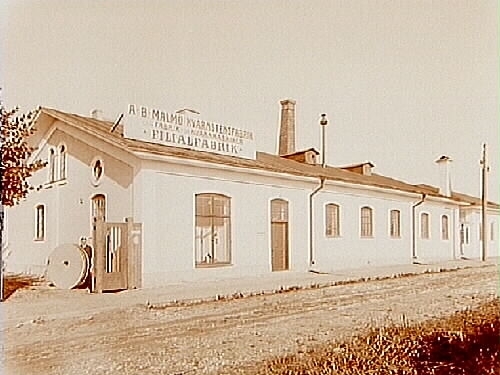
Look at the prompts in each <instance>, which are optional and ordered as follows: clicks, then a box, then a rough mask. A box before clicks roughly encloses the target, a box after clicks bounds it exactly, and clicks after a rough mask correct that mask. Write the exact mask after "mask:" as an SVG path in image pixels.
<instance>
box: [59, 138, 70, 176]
mask: <svg viewBox="0 0 500 375" xmlns="http://www.w3.org/2000/svg"><path fill="white" fill-rule="evenodd" d="M57 152H58V159H59V160H58V163H57V164H58V172H59V173H58V176H57V177H58V178H57V181H63V180H66V179H67V177H68V157H67V155H68V146H66V144H65V143H61V144H59V146H58V147H57Z"/></svg>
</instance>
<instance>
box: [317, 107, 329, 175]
mask: <svg viewBox="0 0 500 375" xmlns="http://www.w3.org/2000/svg"><path fill="white" fill-rule="evenodd" d="M319 124H320V125H321V166H322V167H323V168H324V167H326V126H327V125H328V119H327V118H326V113H323V114H321V119H320V120H319Z"/></svg>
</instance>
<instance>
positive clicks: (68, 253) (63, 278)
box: [47, 244, 89, 289]
mask: <svg viewBox="0 0 500 375" xmlns="http://www.w3.org/2000/svg"><path fill="white" fill-rule="evenodd" d="M88 271H89V258H88V256H87V254H86V253H85V251H83V250H82V249H80V247H79V246H77V245H75V244H63V245H60V246H58V247H56V248H55V249H54V251H52V253H51V254H50V256H49V261H48V265H47V278H48V279H49V280H50V281H52V283H53V284H54V285H55V286H56V287H58V288H61V289H72V288H75V287H77V286H78V285H80V284H82V283H83V282H84V281H85V278H86V277H87V274H88Z"/></svg>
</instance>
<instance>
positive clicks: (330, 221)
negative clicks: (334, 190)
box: [325, 203, 340, 238]
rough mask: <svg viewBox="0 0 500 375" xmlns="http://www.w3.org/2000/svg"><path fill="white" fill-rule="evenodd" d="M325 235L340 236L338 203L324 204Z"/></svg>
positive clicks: (330, 236)
mask: <svg viewBox="0 0 500 375" xmlns="http://www.w3.org/2000/svg"><path fill="white" fill-rule="evenodd" d="M325 236H326V237H329V238H338V237H340V205H339V204H337V203H327V204H325Z"/></svg>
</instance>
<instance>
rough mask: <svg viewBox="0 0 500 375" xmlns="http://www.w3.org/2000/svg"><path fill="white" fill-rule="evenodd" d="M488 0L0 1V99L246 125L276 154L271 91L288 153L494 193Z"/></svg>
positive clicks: (494, 78) (492, 0)
mask: <svg viewBox="0 0 500 375" xmlns="http://www.w3.org/2000/svg"><path fill="white" fill-rule="evenodd" d="M498 10H499V9H498V2H497V1H496V0H474V1H472V0H437V1H432V0H400V1H396V0H391V1H387V0H384V1H383V0H344V1H343V0H324V1H323V0H316V1H306V0H302V1H300V0H287V1H285V0H238V1H237V0H233V1H222V0H210V1H209V0H171V1H155V0H148V1H129V0H96V1H88V0H79V1H74V0H45V1H36V0H29V1H28V0H3V1H2V2H1V3H0V86H1V87H2V98H3V101H4V103H5V104H6V105H7V106H19V107H20V108H21V110H23V111H27V110H30V109H32V108H34V107H36V106H39V105H41V106H45V107H51V108H56V109H59V110H62V111H66V112H72V113H78V114H82V115H89V114H90V112H91V110H93V109H100V110H102V111H103V113H104V116H105V117H106V118H108V119H110V120H115V119H116V118H117V117H118V116H119V114H120V113H122V112H124V111H126V108H127V105H128V104H129V103H136V104H144V105H147V106H150V107H155V108H159V109H163V110H165V111H168V112H174V111H176V110H178V109H181V108H186V107H187V108H190V109H194V110H196V111H198V112H200V113H201V114H200V117H201V118H202V119H206V120H210V121H217V122H220V123H224V124H227V125H231V126H234V127H239V128H245V129H248V130H252V131H254V133H255V137H256V147H257V149H258V150H259V151H265V152H270V153H276V152H277V139H278V131H279V114H280V104H279V101H280V100H282V99H287V98H289V99H294V100H296V101H297V125H296V126H297V130H296V133H297V140H296V144H297V149H305V148H309V147H316V148H317V149H320V145H321V143H320V127H319V125H318V122H319V118H320V114H321V113H326V114H327V116H328V119H329V125H328V128H327V153H326V155H327V162H328V164H329V165H333V166H342V165H347V164H353V163H358V162H363V161H371V162H372V163H374V164H375V166H376V167H375V169H374V172H375V173H379V174H384V175H387V176H391V177H394V178H398V179H401V180H404V181H407V182H410V183H427V184H431V185H438V184H439V176H438V169H437V165H435V163H434V161H435V160H436V159H438V158H439V157H440V156H441V155H447V156H449V157H451V158H452V159H453V163H452V188H453V190H455V191H459V192H463V193H467V194H471V195H475V196H479V195H480V165H479V159H480V157H481V145H482V143H483V142H486V143H487V145H488V153H489V165H490V173H489V175H488V176H489V184H488V186H489V198H490V199H491V200H495V201H497V202H498V201H500V199H499V195H500V194H499V193H500V191H499V186H500V184H499V173H498V170H499V160H500V158H499V152H500V146H499V143H500V131H499V117H500V116H499V108H500V106H499V103H500V102H499V93H500V77H499V68H500V54H499V42H500V40H499V15H498V14H499V13H498Z"/></svg>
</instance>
